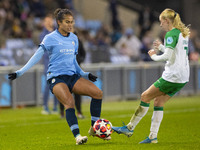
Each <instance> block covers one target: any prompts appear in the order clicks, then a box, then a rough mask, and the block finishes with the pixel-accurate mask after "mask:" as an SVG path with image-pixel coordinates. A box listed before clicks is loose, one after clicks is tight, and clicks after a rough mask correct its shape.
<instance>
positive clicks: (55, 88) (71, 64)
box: [8, 8, 110, 145]
mask: <svg viewBox="0 0 200 150" xmlns="http://www.w3.org/2000/svg"><path fill="white" fill-rule="evenodd" d="M54 15H55V18H56V21H57V25H58V29H56V30H55V31H53V32H51V33H50V34H48V35H46V36H45V37H44V39H43V41H42V42H41V44H40V45H39V48H38V50H37V51H36V52H35V54H34V55H33V56H32V58H31V59H30V60H29V61H28V63H27V64H26V65H25V66H24V67H23V68H21V69H20V70H17V71H16V72H15V73H11V74H9V75H8V76H9V79H11V80H14V79H16V78H17V77H20V76H22V75H23V74H24V73H25V72H26V71H27V70H28V69H30V68H31V67H32V66H33V65H34V64H36V63H37V62H39V60H40V59H41V58H42V56H43V54H44V52H45V51H47V53H48V55H49V65H48V66H49V68H48V71H47V82H48V84H49V87H50V90H51V91H52V93H53V94H54V95H55V96H56V97H57V99H58V100H59V101H60V102H61V103H62V104H63V105H64V106H65V108H66V120H67V122H68V125H69V127H70V129H71V131H72V133H73V135H74V137H75V140H76V144H77V145H79V144H83V143H86V142H87V139H88V138H87V136H81V135H80V132H79V126H78V121H77V117H76V115H75V109H74V99H73V96H72V92H74V93H76V94H80V95H88V96H90V97H92V100H91V105H90V113H91V125H93V124H94V122H95V121H96V120H98V119H99V117H100V114H101V103H102V94H103V93H102V91H101V90H100V89H99V88H97V87H96V86H95V85H94V84H93V83H92V82H90V81H88V80H86V79H84V78H82V77H87V78H88V79H89V80H91V81H93V82H94V81H96V78H97V77H96V76H94V75H92V74H91V73H89V72H84V71H83V70H82V69H81V68H80V67H79V65H78V63H77V61H76V55H77V53H78V38H77V36H76V35H75V34H73V33H72V32H71V31H72V27H73V24H74V18H73V15H72V13H71V11H69V10H68V9H60V8H58V9H56V10H55V12H54ZM89 134H90V135H92V136H94V132H92V130H91V129H90V130H89ZM109 139H110V137H109V138H108V140H109Z"/></svg>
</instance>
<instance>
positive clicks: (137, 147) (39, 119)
mask: <svg viewBox="0 0 200 150" xmlns="http://www.w3.org/2000/svg"><path fill="white" fill-rule="evenodd" d="M139 103H140V102H139V101H120V102H103V106H102V115H101V116H102V118H105V119H108V120H110V121H111V122H112V124H113V125H114V126H121V125H122V121H124V122H125V124H126V123H128V122H129V120H130V118H131V116H132V114H133V113H134V111H135V109H136V107H137V106H138V104H139ZM41 109H42V107H28V108H22V109H14V110H13V109H1V110H0V150H73V149H76V150H79V149H81V150H82V149H83V150H90V149H91V150H98V149H99V150H102V149H106V150H111V149H114V150H129V149H130V150H143V149H144V150H145V149H148V150H149V149H152V150H155V149H159V150H169V149H173V150H199V149H200V97H199V96H191V97H174V98H172V99H171V100H170V101H169V102H168V103H167V104H166V105H165V108H164V118H163V121H162V123H161V127H160V131H159V134H158V144H138V143H139V142H140V141H142V140H144V139H145V138H146V136H148V135H149V129H150V123H151V116H152V111H153V103H151V105H150V110H149V112H148V113H147V115H146V116H145V117H144V118H143V119H142V120H141V122H140V123H139V124H138V126H137V127H136V128H135V131H134V134H133V136H131V137H130V138H128V137H126V136H125V135H118V134H117V133H112V135H111V137H112V139H111V141H104V140H101V139H99V138H96V137H89V136H88V142H87V143H86V144H84V145H75V140H74V137H73V135H72V133H71V131H70V129H69V127H68V125H67V122H66V120H65V119H60V117H59V115H48V116H44V115H41V114H40V112H41ZM82 109H83V113H84V115H85V116H86V118H85V119H83V120H78V121H79V127H80V131H81V134H82V135H88V129H89V127H90V113H89V103H84V104H83V105H82Z"/></svg>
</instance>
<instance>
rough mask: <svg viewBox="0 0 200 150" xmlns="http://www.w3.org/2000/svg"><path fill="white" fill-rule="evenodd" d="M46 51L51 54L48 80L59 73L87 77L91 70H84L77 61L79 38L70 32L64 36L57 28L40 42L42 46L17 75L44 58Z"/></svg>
mask: <svg viewBox="0 0 200 150" xmlns="http://www.w3.org/2000/svg"><path fill="white" fill-rule="evenodd" d="M44 51H47V53H48V55H49V65H48V67H49V68H48V71H47V80H48V79H50V78H52V77H56V76H59V75H70V76H71V75H73V74H79V75H81V76H85V77H87V76H88V74H89V72H84V71H83V70H82V69H81V68H80V67H79V65H78V63H77V61H76V55H77V54H78V38H77V36H76V35H75V34H74V33H72V32H70V34H69V36H63V35H62V34H60V32H59V31H58V30H57V29H56V30H55V31H53V32H52V33H50V34H48V35H46V36H45V37H44V39H43V41H42V42H41V44H40V47H39V48H38V50H37V51H36V52H35V54H34V55H33V56H32V57H31V59H30V60H29V61H28V62H27V64H26V65H25V66H24V67H23V68H21V69H20V70H18V71H16V73H17V77H19V76H21V75H23V74H24V73H25V72H26V71H27V70H28V69H30V68H31V67H32V66H33V65H35V64H36V63H37V62H39V60H40V59H41V58H42V56H43V54H44Z"/></svg>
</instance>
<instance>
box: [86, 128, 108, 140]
mask: <svg viewBox="0 0 200 150" xmlns="http://www.w3.org/2000/svg"><path fill="white" fill-rule="evenodd" d="M88 134H89V135H90V136H96V137H98V138H100V139H103V140H107V141H108V140H111V137H110V136H109V137H106V138H101V137H99V136H97V135H96V134H95V132H94V130H93V128H92V127H90V129H89V131H88Z"/></svg>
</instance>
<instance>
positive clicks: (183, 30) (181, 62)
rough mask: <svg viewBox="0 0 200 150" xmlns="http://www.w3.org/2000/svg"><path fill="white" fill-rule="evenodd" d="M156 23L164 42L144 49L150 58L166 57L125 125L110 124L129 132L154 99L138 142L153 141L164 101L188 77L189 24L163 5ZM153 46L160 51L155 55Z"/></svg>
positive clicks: (155, 139) (155, 59)
mask: <svg viewBox="0 0 200 150" xmlns="http://www.w3.org/2000/svg"><path fill="white" fill-rule="evenodd" d="M159 20H160V26H161V28H162V29H163V30H165V31H167V33H166V35H165V39H164V40H165V41H164V46H163V45H162V44H161V42H159V41H155V42H154V43H153V45H154V47H155V49H151V50H150V51H149V52H148V53H149V55H150V56H151V58H152V59H153V60H154V61H166V64H165V71H164V72H163V74H162V77H161V78H160V79H158V80H157V81H156V82H155V83H154V84H153V85H151V86H150V87H149V88H148V89H147V90H146V91H145V92H143V93H142V95H141V103H140V106H139V107H138V108H137V109H136V111H135V114H134V115H133V116H132V118H131V120H130V122H129V123H128V125H124V126H122V127H113V128H112V129H113V130H114V131H116V132H117V133H119V134H121V133H122V134H125V135H127V136H131V135H132V134H133V130H134V129H135V127H136V125H137V124H138V123H139V121H140V120H141V119H142V118H143V117H144V116H145V114H146V113H147V111H148V109H149V104H150V101H151V100H152V99H153V100H154V112H153V116H152V121H151V128H150V134H149V137H148V138H147V139H145V140H144V141H142V142H140V143H157V142H158V141H157V134H158V130H159V127H160V123H161V121H162V119H163V107H164V104H165V103H166V102H167V101H168V100H169V99H170V98H171V97H172V96H173V95H174V94H176V93H177V92H178V91H180V90H181V89H182V88H183V87H184V85H185V84H186V83H187V82H188V81H189V62H188V36H189V33H190V31H189V28H188V27H186V26H185V25H184V24H183V23H182V21H181V19H180V16H179V14H178V13H176V12H175V11H174V10H172V9H165V10H164V11H163V12H162V13H161V14H160V17H159ZM156 49H159V50H160V51H162V52H164V53H163V54H162V55H159V56H158V55H156V51H155V50H156Z"/></svg>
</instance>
